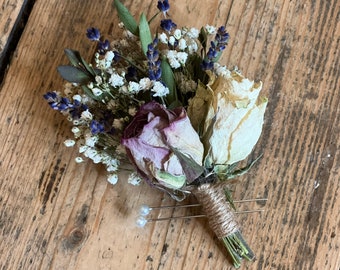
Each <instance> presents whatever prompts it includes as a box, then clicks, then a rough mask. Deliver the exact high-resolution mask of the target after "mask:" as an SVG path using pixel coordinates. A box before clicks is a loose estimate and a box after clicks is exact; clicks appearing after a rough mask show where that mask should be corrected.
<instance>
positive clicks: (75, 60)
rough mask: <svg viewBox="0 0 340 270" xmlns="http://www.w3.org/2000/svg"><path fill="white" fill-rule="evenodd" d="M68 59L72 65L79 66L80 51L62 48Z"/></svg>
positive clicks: (80, 60) (80, 59)
mask: <svg viewBox="0 0 340 270" xmlns="http://www.w3.org/2000/svg"><path fill="white" fill-rule="evenodd" d="M64 52H65V54H66V56H67V58H68V60H69V61H70V62H71V64H72V65H73V66H76V67H79V64H80V63H81V62H82V58H81V56H80V53H79V52H78V51H75V50H71V49H65V50H64Z"/></svg>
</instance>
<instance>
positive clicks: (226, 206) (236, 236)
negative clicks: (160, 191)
mask: <svg viewBox="0 0 340 270" xmlns="http://www.w3.org/2000/svg"><path fill="white" fill-rule="evenodd" d="M221 185H222V184H202V185H200V186H198V187H197V189H195V191H194V192H193V193H194V194H195V196H196V198H197V200H198V201H199V203H200V204H202V207H203V210H204V211H205V214H206V215H207V217H208V220H209V224H210V227H211V228H212V230H213V231H214V232H215V234H216V236H217V237H218V238H219V239H221V241H222V242H223V244H224V246H225V247H226V249H227V251H228V253H229V255H230V256H231V259H232V261H233V264H234V266H235V267H236V268H239V267H240V265H241V260H242V258H245V259H247V260H249V261H252V260H253V259H254V258H255V255H254V253H253V252H252V250H251V249H250V247H249V246H248V244H247V243H246V241H245V240H244V238H243V236H242V234H241V232H240V229H239V226H238V224H237V222H236V219H235V216H234V213H233V210H232V208H231V206H230V203H229V202H228V200H227V198H226V195H225V192H224V188H223V187H222V186H221ZM223 185H224V183H223Z"/></svg>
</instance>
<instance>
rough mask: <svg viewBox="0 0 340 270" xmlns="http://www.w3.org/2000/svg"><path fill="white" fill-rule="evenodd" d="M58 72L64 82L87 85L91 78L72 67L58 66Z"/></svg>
mask: <svg viewBox="0 0 340 270" xmlns="http://www.w3.org/2000/svg"><path fill="white" fill-rule="evenodd" d="M58 72H59V74H60V75H61V77H63V79H65V80H66V81H69V82H72V83H79V84H87V83H88V82H89V81H90V80H91V79H92V78H91V76H90V75H89V74H88V73H87V72H85V71H84V70H82V69H80V68H78V67H73V66H59V67H58Z"/></svg>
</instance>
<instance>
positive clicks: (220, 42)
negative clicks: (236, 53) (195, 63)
mask: <svg viewBox="0 0 340 270" xmlns="http://www.w3.org/2000/svg"><path fill="white" fill-rule="evenodd" d="M228 40H229V34H228V33H227V31H226V29H225V27H224V26H221V27H220V28H218V30H217V33H216V35H215V39H214V40H213V41H211V43H210V48H209V50H208V53H207V54H206V56H205V58H204V59H203V61H202V69H203V70H212V69H213V68H214V63H215V62H216V61H217V60H218V58H219V56H220V54H221V53H222V51H223V50H224V49H225V47H226V45H227V44H228Z"/></svg>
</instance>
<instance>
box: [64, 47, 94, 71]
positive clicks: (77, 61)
mask: <svg viewBox="0 0 340 270" xmlns="http://www.w3.org/2000/svg"><path fill="white" fill-rule="evenodd" d="M64 51H65V54H66V56H67V58H68V60H69V61H70V62H71V64H72V65H73V66H75V67H78V68H85V69H86V70H87V72H88V73H89V74H91V75H92V76H96V72H95V70H94V69H93V67H91V66H90V65H89V64H88V63H87V62H86V61H85V60H84V58H82V57H81V55H80V53H79V52H78V51H75V50H71V49H65V50H64Z"/></svg>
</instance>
